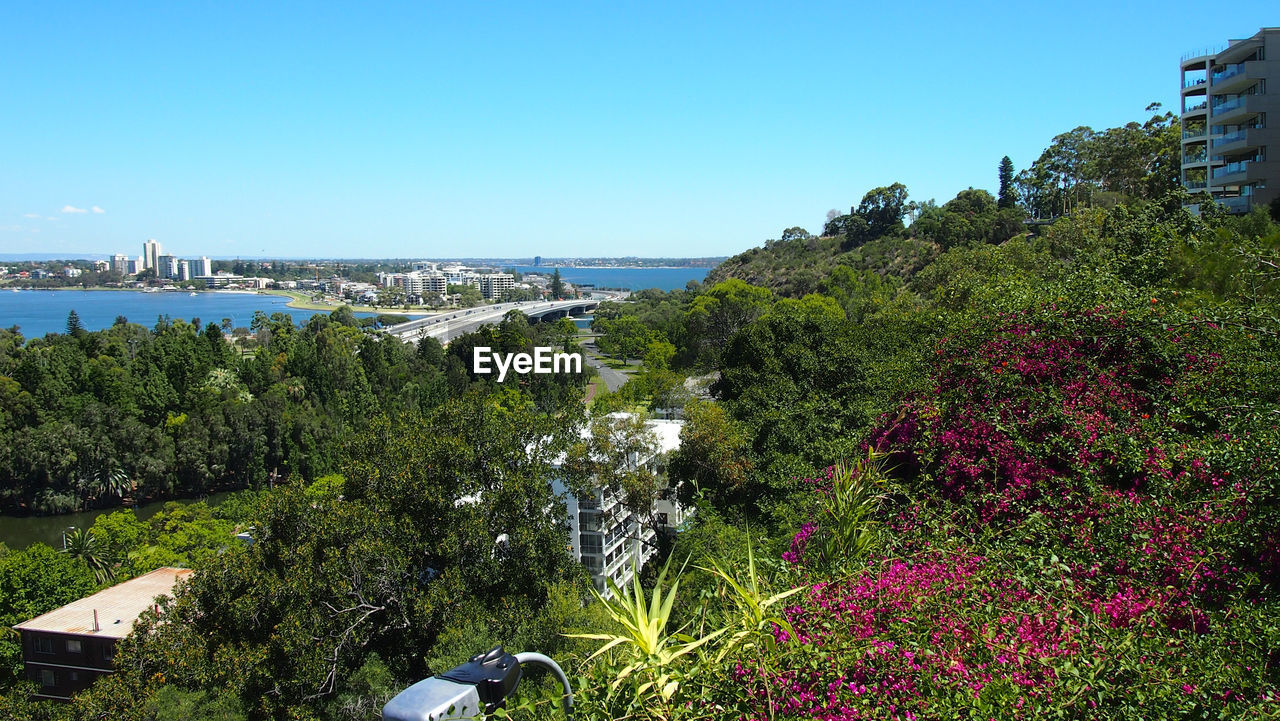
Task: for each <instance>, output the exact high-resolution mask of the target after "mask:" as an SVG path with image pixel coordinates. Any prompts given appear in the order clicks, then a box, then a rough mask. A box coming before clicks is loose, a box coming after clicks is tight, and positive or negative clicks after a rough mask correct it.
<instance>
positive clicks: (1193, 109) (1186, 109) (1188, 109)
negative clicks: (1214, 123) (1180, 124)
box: [1182, 100, 1209, 115]
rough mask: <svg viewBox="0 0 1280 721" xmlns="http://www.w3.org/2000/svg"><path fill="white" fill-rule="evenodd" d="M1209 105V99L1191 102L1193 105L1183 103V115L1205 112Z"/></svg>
mask: <svg viewBox="0 0 1280 721" xmlns="http://www.w3.org/2000/svg"><path fill="white" fill-rule="evenodd" d="M1208 107H1209V101H1208V100H1201V101H1200V102H1198V103H1194V104H1191V105H1183V106H1182V114H1183V115H1193V114H1196V113H1203V112H1205V111H1206V110H1207V109H1208Z"/></svg>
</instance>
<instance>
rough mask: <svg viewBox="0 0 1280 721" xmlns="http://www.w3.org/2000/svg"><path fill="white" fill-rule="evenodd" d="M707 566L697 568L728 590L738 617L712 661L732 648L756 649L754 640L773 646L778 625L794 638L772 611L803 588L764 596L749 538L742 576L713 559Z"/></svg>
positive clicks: (782, 617)
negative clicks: (722, 583)
mask: <svg viewBox="0 0 1280 721" xmlns="http://www.w3.org/2000/svg"><path fill="white" fill-rule="evenodd" d="M707 564H708V565H707V566H699V567H698V568H701V569H702V570H704V571H706V572H708V573H710V574H712V575H714V576H715V577H717V578H718V579H720V580H721V581H723V582H724V586H725V588H726V589H727V590H728V596H729V599H730V600H731V601H732V603H733V607H734V609H736V611H737V613H738V616H737V617H736V618H735V619H734V620H733V623H734V625H735V626H736V630H735V631H734V633H733V634H732V635H731V636H730V637H729V639H728V642H727V643H725V644H723V645H722V646H721V648H720V652H719V653H718V654H717V655H716V660H717V661H721V660H723V659H724V657H725V656H726V655H727V654H728V653H729V652H730V651H731V650H733V649H734V648H735V647H738V646H742V647H744V648H751V647H753V646H755V645H756V643H757V642H758V640H763V641H764V642H765V644H766V645H770V646H771V645H772V644H773V634H772V633H770V631H772V626H773V625H775V624H776V625H778V626H780V627H782V628H783V629H785V630H786V631H787V633H788V634H789V635H790V636H794V635H795V630H794V629H792V628H791V624H790V623H788V622H787V619H786V618H785V617H784V616H783V615H781V614H778V613H775V612H774V611H773V610H772V608H773V606H775V605H776V604H778V603H779V602H781V601H782V600H784V599H786V598H788V597H790V596H792V595H795V594H797V593H799V592H801V591H803V590H805V588H807V587H806V586H797V587H795V588H792V589H788V590H786V591H782V592H781V593H775V594H773V595H771V596H766V595H765V593H766V591H765V588H764V583H762V580H761V578H760V574H759V573H758V572H757V570H756V557H755V551H754V550H753V549H752V546H751V539H750V537H748V538H747V571H746V575H745V576H741V577H739V576H738V575H737V574H735V573H731V572H730V571H729V570H728V567H727V566H728V564H725V563H724V562H722V561H720V560H718V559H715V558H708V559H707Z"/></svg>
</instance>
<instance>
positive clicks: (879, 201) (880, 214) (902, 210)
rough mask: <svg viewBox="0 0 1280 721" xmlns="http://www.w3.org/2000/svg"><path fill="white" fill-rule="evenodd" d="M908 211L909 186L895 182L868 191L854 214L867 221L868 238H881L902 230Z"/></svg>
mask: <svg viewBox="0 0 1280 721" xmlns="http://www.w3.org/2000/svg"><path fill="white" fill-rule="evenodd" d="M906 212H907V186H905V185H903V184H902V183H894V184H893V185H888V186H882V187H879V188H872V189H871V190H869V191H867V194H866V195H864V196H862V202H860V203H858V208H857V210H855V211H854V213H853V214H854V215H856V216H858V217H859V218H862V219H863V220H864V221H866V223H867V237H868V238H879V237H881V236H883V235H887V234H889V233H892V232H894V231H897V230H901V229H902V216H903V215H905V214H906Z"/></svg>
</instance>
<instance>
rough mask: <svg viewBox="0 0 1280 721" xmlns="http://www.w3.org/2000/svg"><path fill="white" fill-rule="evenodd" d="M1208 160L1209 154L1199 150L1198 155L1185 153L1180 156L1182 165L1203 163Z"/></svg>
mask: <svg viewBox="0 0 1280 721" xmlns="http://www.w3.org/2000/svg"><path fill="white" fill-rule="evenodd" d="M1208 159H1209V154H1208V153H1206V152H1204V151H1203V150H1201V151H1200V152H1198V153H1185V154H1184V155H1183V156H1182V164H1183V165H1186V164H1187V163H1203V162H1205V161H1207V160H1208Z"/></svg>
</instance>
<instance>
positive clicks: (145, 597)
mask: <svg viewBox="0 0 1280 721" xmlns="http://www.w3.org/2000/svg"><path fill="white" fill-rule="evenodd" d="M191 573H192V571H191V570H190V569H186V568H157V569H156V570H154V571H152V572H150V573H146V574H143V575H141V576H138V577H137V578H134V579H130V580H128V581H125V582H124V583H120V584H116V585H115V586H112V587H111V588H106V589H103V590H101V591H98V592H97V593H95V594H93V595H92V596H86V597H85V598H82V599H80V600H78V601H72V602H71V603H68V604H67V605H65V606H63V607H62V608H57V609H54V610H52V611H50V612H48V613H46V614H44V615H41V616H37V617H35V618H33V619H31V620H30V621H26V622H23V623H20V624H18V625H16V626H14V627H13V628H14V630H15V631H17V632H18V633H19V634H20V635H21V636H22V660H23V664H24V666H25V668H26V677H27V679H29V680H31V681H34V682H36V683H37V684H38V685H39V688H40V690H39V692H38V693H37V694H36V696H38V697H40V698H51V699H62V700H66V699H69V698H71V696H72V695H73V694H75V693H77V692H79V691H82V690H84V689H85V688H88V687H89V685H90V684H92V683H93V682H94V681H95V680H96V679H97V678H98V677H99V676H103V675H106V674H109V673H113V672H114V667H113V665H112V660H113V659H114V658H115V651H116V644H117V643H119V641H120V639H122V638H124V637H125V636H128V635H129V633H130V632H131V631H132V630H133V625H134V623H136V622H137V620H138V617H139V616H141V615H142V612H143V611H146V610H147V609H148V608H152V607H154V606H155V604H156V602H157V600H158V599H159V598H160V597H162V596H171V595H173V588H174V586H176V585H177V584H178V582H179V581H181V580H183V579H185V578H187V577H189V576H190V575H191Z"/></svg>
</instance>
